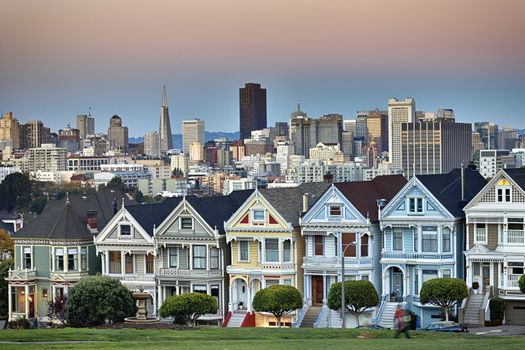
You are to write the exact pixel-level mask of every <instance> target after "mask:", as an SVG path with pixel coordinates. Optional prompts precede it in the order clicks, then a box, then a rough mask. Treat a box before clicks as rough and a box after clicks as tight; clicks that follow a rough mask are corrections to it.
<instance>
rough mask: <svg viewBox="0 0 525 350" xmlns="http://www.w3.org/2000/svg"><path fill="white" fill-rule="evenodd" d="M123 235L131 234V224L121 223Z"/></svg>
mask: <svg viewBox="0 0 525 350" xmlns="http://www.w3.org/2000/svg"><path fill="white" fill-rule="evenodd" d="M120 235H121V236H131V225H120Z"/></svg>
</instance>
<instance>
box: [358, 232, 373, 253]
mask: <svg viewBox="0 0 525 350" xmlns="http://www.w3.org/2000/svg"><path fill="white" fill-rule="evenodd" d="M365 236H366V243H363V238H365ZM363 249H366V254H363ZM359 254H360V255H359V256H360V257H362V258H368V257H370V235H369V234H368V233H365V234H363V235H362V236H361V237H360V239H359Z"/></svg>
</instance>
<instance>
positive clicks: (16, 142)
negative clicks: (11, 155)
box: [0, 112, 20, 149]
mask: <svg viewBox="0 0 525 350" xmlns="http://www.w3.org/2000/svg"><path fill="white" fill-rule="evenodd" d="M0 140H11V142H12V145H13V148H15V149H16V148H18V147H20V123H19V122H18V120H17V119H16V118H15V117H13V113H12V112H6V113H4V117H3V118H0Z"/></svg>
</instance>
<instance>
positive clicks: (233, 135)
mask: <svg viewBox="0 0 525 350" xmlns="http://www.w3.org/2000/svg"><path fill="white" fill-rule="evenodd" d="M171 137H172V139H173V148H177V149H181V148H182V135H181V134H173V135H171ZM220 137H225V138H227V139H229V140H237V139H239V132H225V131H205V132H204V139H205V140H206V141H211V140H215V139H218V138H220ZM129 142H130V143H142V142H144V137H130V138H129Z"/></svg>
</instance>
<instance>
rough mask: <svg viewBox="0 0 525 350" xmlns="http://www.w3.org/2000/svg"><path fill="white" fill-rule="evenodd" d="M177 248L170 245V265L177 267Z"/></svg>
mask: <svg viewBox="0 0 525 350" xmlns="http://www.w3.org/2000/svg"><path fill="white" fill-rule="evenodd" d="M177 266H178V265H177V248H176V247H170V267H177Z"/></svg>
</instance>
